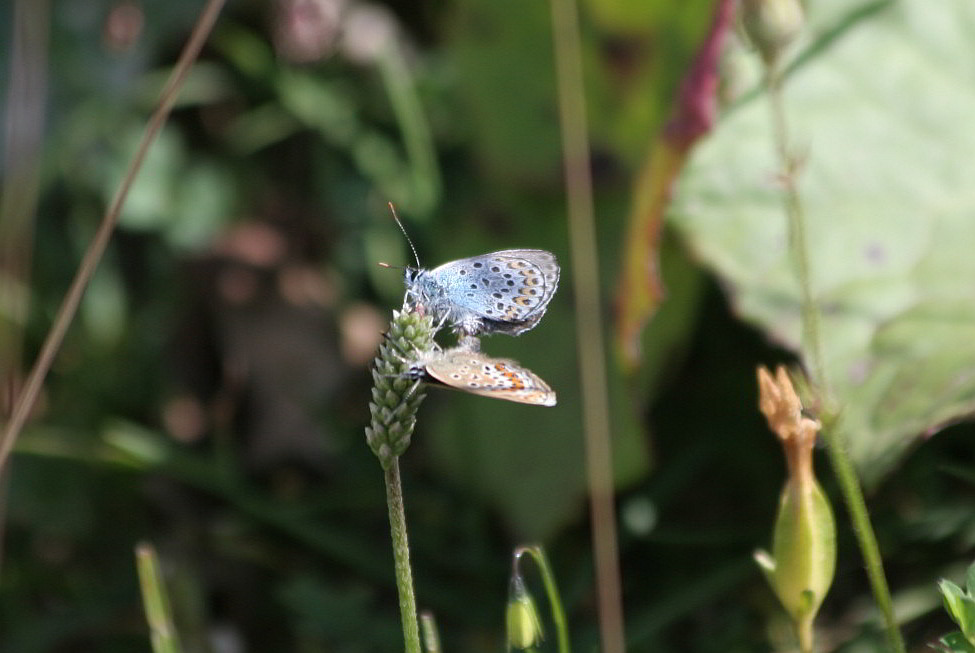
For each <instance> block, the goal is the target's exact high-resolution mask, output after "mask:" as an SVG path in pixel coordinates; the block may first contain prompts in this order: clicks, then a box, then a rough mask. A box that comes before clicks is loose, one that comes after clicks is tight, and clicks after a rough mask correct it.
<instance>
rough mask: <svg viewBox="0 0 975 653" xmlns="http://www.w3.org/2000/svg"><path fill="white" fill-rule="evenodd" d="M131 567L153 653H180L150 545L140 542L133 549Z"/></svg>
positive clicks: (154, 553) (170, 613) (157, 561)
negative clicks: (136, 577)
mask: <svg viewBox="0 0 975 653" xmlns="http://www.w3.org/2000/svg"><path fill="white" fill-rule="evenodd" d="M135 564H136V569H137V571H138V572H139V587H140V588H141V589H142V605H143V608H144V609H145V612H146V621H148V622H149V634H150V637H151V641H152V650H153V653H181V651H182V650H183V648H182V647H181V646H180V643H179V637H178V636H177V634H176V627H175V625H174V624H173V611H172V608H171V606H170V603H169V596H168V594H167V593H166V587H165V585H164V584H163V578H162V571H161V570H160V568H159V558H158V557H157V556H156V550H155V549H154V548H153V547H152V545H151V544H148V543H145V542H143V543H141V544H139V545H138V546H136V548H135Z"/></svg>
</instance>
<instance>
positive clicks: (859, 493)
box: [768, 62, 905, 653]
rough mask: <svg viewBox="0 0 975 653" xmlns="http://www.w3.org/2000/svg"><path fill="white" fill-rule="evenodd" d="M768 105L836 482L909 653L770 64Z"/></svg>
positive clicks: (891, 639)
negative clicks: (837, 370)
mask: <svg viewBox="0 0 975 653" xmlns="http://www.w3.org/2000/svg"><path fill="white" fill-rule="evenodd" d="M768 88H769V102H770V106H771V111H772V128H773V138H774V139H775V149H776V153H777V154H778V156H779V157H780V159H781V162H782V166H783V172H784V174H783V183H784V185H785V207H786V213H787V214H788V220H789V241H790V244H791V245H792V251H793V256H794V258H795V261H796V266H797V273H798V277H799V286H800V292H801V301H802V327H803V348H804V349H805V350H806V351H808V352H809V355H810V357H811V359H812V372H813V379H812V381H813V385H814V387H815V388H816V389H817V390H818V392H819V393H820V396H821V398H822V399H823V403H824V407H825V411H824V412H825V414H824V415H823V429H822V431H821V432H822V434H823V439H824V441H825V442H826V448H827V452H828V454H829V460H830V464H831V465H832V467H833V473H834V474H835V476H836V480H837V483H838V484H839V487H840V491H841V492H842V494H843V500H844V502H845V503H846V507H847V510H848V511H849V513H850V521H851V522H852V525H853V531H854V533H855V534H856V538H857V542H858V544H859V546H860V552H861V555H862V556H863V560H864V563H865V565H866V568H867V577H868V579H869V581H870V587H871V589H872V590H873V595H874V600H875V601H876V602H877V606H878V607H879V608H880V611H881V613H882V614H883V618H884V622H885V625H886V633H887V640H888V644H889V645H890V647H891V650H893V651H894V653H904V651H905V648H904V639H903V637H902V635H901V632H900V629H899V628H898V627H897V619H896V616H895V615H894V608H893V600H892V599H891V596H890V588H889V587H888V586H887V579H886V578H885V576H884V568H883V560H882V558H881V556H880V548H879V547H878V546H877V537H876V535H875V534H874V531H873V526H872V525H871V524H870V515H869V513H868V512H867V505H866V501H865V500H864V498H863V490H862V488H861V487H860V481H859V478H858V477H857V474H856V469H855V468H854V466H853V463H852V461H851V460H850V456H849V453H848V452H847V450H846V443H845V438H844V435H843V432H842V430H841V429H839V428H837V427H838V420H837V419H836V413H835V408H834V397H833V394H832V389H831V387H830V382H829V377H828V375H827V374H826V364H825V357H824V355H823V342H822V332H821V329H820V315H819V309H818V307H817V306H816V302H815V299H814V298H813V293H812V282H811V274H810V268H809V246H808V244H807V241H806V227H805V215H804V213H803V210H802V200H801V198H800V195H799V189H798V185H797V183H796V172H797V169H798V163H797V161H796V158H795V157H794V156H793V154H792V152H791V150H790V144H789V137H788V130H787V126H786V119H785V108H784V106H783V93H782V74H781V68H780V67H779V66H778V64H777V62H772V63H770V64H769V68H768Z"/></svg>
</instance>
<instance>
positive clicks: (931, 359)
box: [672, 0, 975, 481]
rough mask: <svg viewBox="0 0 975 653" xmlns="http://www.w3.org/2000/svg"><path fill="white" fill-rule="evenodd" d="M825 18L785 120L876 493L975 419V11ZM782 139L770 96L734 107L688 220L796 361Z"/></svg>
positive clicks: (677, 214)
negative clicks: (778, 141) (928, 442)
mask: <svg viewBox="0 0 975 653" xmlns="http://www.w3.org/2000/svg"><path fill="white" fill-rule="evenodd" d="M810 9H811V11H812V12H813V13H811V15H810V16H809V34H810V37H811V41H810V44H809V45H807V49H806V52H807V54H809V56H808V57H807V58H805V59H804V60H803V63H802V65H800V66H797V67H796V69H795V70H794V72H793V73H792V74H791V75H790V76H789V78H788V81H787V84H786V88H785V101H786V111H787V115H788V122H789V127H790V134H791V139H792V144H793V147H794V148H795V149H796V150H798V151H799V152H801V153H804V154H805V159H804V166H803V167H802V169H801V171H800V173H799V184H800V191H801V194H802V198H803V202H804V207H805V213H806V220H807V225H808V226H807V231H808V243H809V249H810V256H811V268H812V272H811V280H812V288H813V293H814V295H815V298H816V300H817V302H818V304H819V307H820V309H821V311H822V318H823V319H822V332H823V341H824V349H825V355H826V368H827V369H826V373H827V375H828V377H829V380H830V382H831V385H832V387H833V389H834V394H835V395H836V398H837V399H838V400H839V401H840V402H841V403H842V410H843V412H842V419H843V423H842V424H843V428H844V431H845V432H846V433H847V436H848V439H849V446H850V450H851V453H852V455H853V456H854V458H855V460H856V462H857V463H858V464H859V465H860V467H861V468H862V470H863V472H864V474H865V476H866V479H867V481H875V480H877V479H878V478H879V477H880V476H881V475H882V474H883V473H884V472H885V471H888V470H889V469H890V466H891V465H892V464H893V463H894V462H896V460H897V458H898V456H900V455H902V454H903V453H904V451H905V450H906V448H907V447H908V446H909V445H910V444H911V443H912V442H913V441H915V439H916V438H917V437H918V436H919V435H921V434H922V433H925V432H930V431H932V430H933V429H935V428H937V427H938V426H940V425H942V424H944V423H946V422H948V421H951V420H954V419H957V418H959V417H961V416H963V415H966V414H968V413H971V412H972V411H973V410H975V190H973V188H975V187H973V184H972V179H973V178H975V158H973V157H972V152H975V127H973V125H972V119H973V116H975V45H973V42H972V39H971V35H972V34H975V4H973V3H971V2H970V1H968V0H944V1H943V2H938V3H926V2H922V1H921V0H903V1H901V2H886V3H885V2H879V3H878V2H872V3H867V4H864V5H861V6H859V7H857V6H851V5H850V4H849V3H844V2H834V1H821V2H816V3H812V6H811V8H810ZM817 38H818V39H819V40H818V41H817V40H816V39H817ZM770 134H771V128H770V121H769V110H768V106H767V103H766V101H765V98H764V97H759V98H757V99H756V100H755V101H751V102H749V103H747V104H746V105H744V106H741V107H739V109H738V110H735V111H732V112H730V113H729V114H728V115H727V116H726V117H725V119H723V120H722V121H721V123H720V126H719V128H718V129H717V130H716V133H715V134H714V135H713V137H712V138H710V139H709V140H708V141H707V142H705V143H703V144H702V145H701V146H700V148H699V149H698V150H697V151H696V152H695V155H694V157H693V159H692V162H691V164H690V166H689V168H688V170H687V171H686V174H685V176H684V178H683V180H682V182H681V185H680V188H679V192H678V194H677V197H676V198H675V206H674V210H673V215H672V219H673V221H674V223H675V224H677V225H678V227H679V228H680V229H681V231H682V232H683V233H684V234H685V237H686V239H687V241H688V243H689V245H690V246H691V247H692V249H693V250H694V251H695V252H696V253H697V254H698V255H699V256H700V258H701V259H702V260H703V261H705V262H706V263H707V264H708V265H710V266H712V267H713V268H714V269H715V271H716V272H717V273H718V274H719V275H720V276H721V277H723V278H724V279H725V280H726V281H727V285H728V289H729V293H730V296H731V300H732V302H733V304H734V306H735V307H736V309H737V311H738V312H739V313H740V315H741V316H742V317H743V318H745V319H747V320H749V321H751V322H754V323H756V324H758V325H760V326H761V327H762V328H763V329H765V330H766V332H767V333H768V334H769V335H770V336H771V337H772V338H774V339H775V340H778V341H780V342H781V343H784V344H785V345H787V346H789V347H792V348H795V349H797V350H798V349H800V324H799V302H798V295H799V293H798V285H797V282H796V275H795V272H794V266H793V263H792V261H791V259H790V257H789V253H788V248H787V242H786V222H785V217H784V213H783V208H782V206H783V205H782V199H781V190H780V187H779V185H778V184H777V180H776V175H777V171H778V170H779V169H780V167H781V166H780V165H779V164H778V163H777V161H776V157H775V156H774V155H773V145H772V141H771V135H770ZM803 357H804V358H806V356H805V352H803Z"/></svg>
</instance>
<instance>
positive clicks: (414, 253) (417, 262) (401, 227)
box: [387, 202, 421, 267]
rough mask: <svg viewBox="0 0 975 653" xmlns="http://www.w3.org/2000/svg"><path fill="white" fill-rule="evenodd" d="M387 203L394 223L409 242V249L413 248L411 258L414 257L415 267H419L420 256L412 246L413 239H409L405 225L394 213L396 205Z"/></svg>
mask: <svg viewBox="0 0 975 653" xmlns="http://www.w3.org/2000/svg"><path fill="white" fill-rule="evenodd" d="M387 204H389V210H390V211H391V212H392V214H393V220H396V224H397V226H399V230H400V231H402V232H403V235H404V236H405V237H406V242H407V243H409V244H410V249H412V250H413V258H415V259H416V267H421V265H420V256H419V254H417V253H416V247H414V246H413V241H412V240H410V235H409V234H408V233H406V227H404V226H403V223H402V222H400V221H399V216H398V215H396V207H395V206H393V203H392V202H387Z"/></svg>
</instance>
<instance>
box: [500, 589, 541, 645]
mask: <svg viewBox="0 0 975 653" xmlns="http://www.w3.org/2000/svg"><path fill="white" fill-rule="evenodd" d="M505 622H506V626H507V630H508V649H509V650H510V649H514V650H516V651H517V650H524V649H528V648H532V647H534V646H537V645H538V644H540V643H541V641H542V640H543V639H544V637H545V633H544V632H543V631H542V621H541V619H539V618H538V609H537V608H536V607H535V599H533V598H532V595H531V593H530V592H529V591H528V588H526V587H525V581H524V580H523V579H522V577H521V576H520V575H519V574H517V573H516V574H515V575H513V576H512V577H511V587H510V588H509V590H508V609H507V613H506V619H505Z"/></svg>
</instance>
